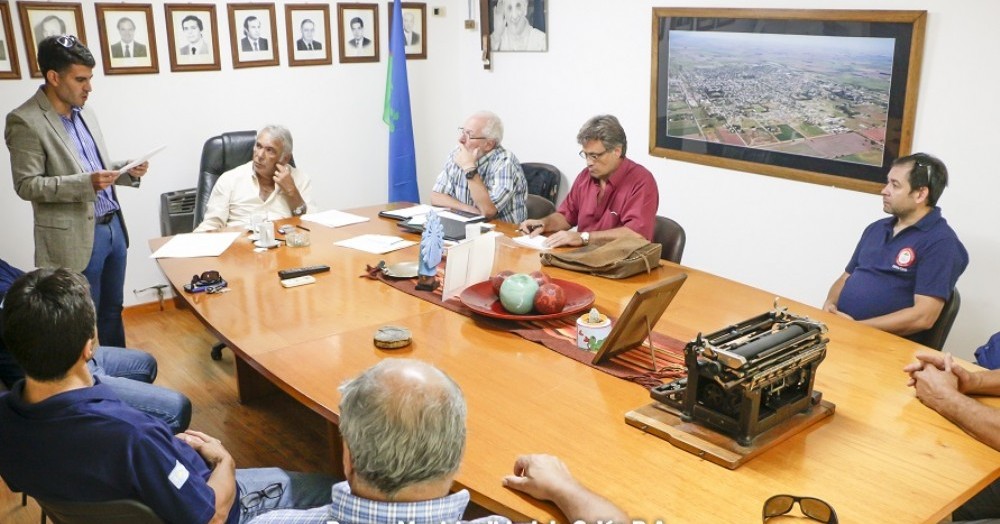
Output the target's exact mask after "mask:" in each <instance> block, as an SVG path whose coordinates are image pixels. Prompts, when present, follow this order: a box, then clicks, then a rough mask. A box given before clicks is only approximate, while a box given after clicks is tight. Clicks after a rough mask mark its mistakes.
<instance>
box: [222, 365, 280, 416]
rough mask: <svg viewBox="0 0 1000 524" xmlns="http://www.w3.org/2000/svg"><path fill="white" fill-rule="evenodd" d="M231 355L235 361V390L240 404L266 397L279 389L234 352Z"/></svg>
mask: <svg viewBox="0 0 1000 524" xmlns="http://www.w3.org/2000/svg"><path fill="white" fill-rule="evenodd" d="M233 355H234V357H235V358H234V360H235V361H236V391H237V394H238V395H239V398H240V403H241V404H246V403H247V402H250V401H252V400H255V399H258V398H262V397H266V396H267V395H271V394H274V393H275V392H277V391H279V389H278V387H277V386H275V385H274V384H272V383H271V381H269V380H267V379H266V378H264V376H263V375H261V374H260V373H259V372H258V371H257V370H256V369H254V368H253V367H251V366H250V364H247V363H246V362H244V360H243V359H242V358H240V357H239V356H238V355H236V354H235V353H234V354H233Z"/></svg>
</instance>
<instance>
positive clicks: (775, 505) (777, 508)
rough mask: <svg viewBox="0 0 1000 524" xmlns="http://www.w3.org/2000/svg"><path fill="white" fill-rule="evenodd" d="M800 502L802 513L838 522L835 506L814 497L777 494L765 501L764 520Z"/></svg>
mask: <svg viewBox="0 0 1000 524" xmlns="http://www.w3.org/2000/svg"><path fill="white" fill-rule="evenodd" d="M796 502H798V504H799V508H800V509H801V510H802V514H803V515H805V516H807V517H809V518H810V519H812V520H815V521H817V522H822V523H824V524H837V512H836V511H834V510H833V506H831V505H829V504H827V503H826V502H824V501H822V500H820V499H817V498H813V497H796V496H795V495H775V496H773V497H771V498H769V499H767V500H766V501H765V502H764V511H763V519H764V520H763V522H767V519H769V518H771V517H777V516H779V515H784V514H786V513H788V512H789V511H792V508H793V507H794V506H795V503H796Z"/></svg>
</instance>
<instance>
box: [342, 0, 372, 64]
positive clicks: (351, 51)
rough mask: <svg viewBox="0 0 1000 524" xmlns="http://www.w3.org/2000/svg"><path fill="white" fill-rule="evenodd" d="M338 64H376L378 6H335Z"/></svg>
mask: <svg viewBox="0 0 1000 524" xmlns="http://www.w3.org/2000/svg"><path fill="white" fill-rule="evenodd" d="M337 27H338V28H340V62H341V63H353V62H378V41H379V40H378V4H337Z"/></svg>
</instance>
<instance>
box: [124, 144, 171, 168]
mask: <svg viewBox="0 0 1000 524" xmlns="http://www.w3.org/2000/svg"><path fill="white" fill-rule="evenodd" d="M166 148H167V144H163V145H162V146H159V147H154V148H153V149H151V150H149V151H148V152H147V153H146V154H145V155H142V156H141V157H139V158H137V159H135V160H133V161H131V162H129V163H128V164H125V165H124V166H123V167H122V168H121V169H119V170H118V174H121V175H124V174H125V172H126V171H128V170H129V169H132V168H133V167H135V166H137V165H139V164H141V163H143V162H145V161H147V160H149V159H150V158H152V156H153V155H155V154H157V153H159V152H160V151H163V150H164V149H166Z"/></svg>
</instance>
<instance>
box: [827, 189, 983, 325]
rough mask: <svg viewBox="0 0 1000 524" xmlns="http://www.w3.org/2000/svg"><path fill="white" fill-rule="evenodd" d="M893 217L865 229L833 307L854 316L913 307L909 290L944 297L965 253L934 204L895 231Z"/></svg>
mask: <svg viewBox="0 0 1000 524" xmlns="http://www.w3.org/2000/svg"><path fill="white" fill-rule="evenodd" d="M895 225H896V218H895V217H889V218H885V219H882V220H879V221H877V222H875V223H873V224H871V225H870V226H868V227H867V228H866V229H865V232H864V233H863V234H862V235H861V241H860V242H858V246H857V247H856V248H855V249H854V255H853V256H852V257H851V261H850V263H848V264H847V268H846V269H845V271H846V272H847V273H849V274H850V277H848V279H847V282H846V283H845V284H844V289H843V290H842V291H841V292H840V299H839V300H838V302H837V309H839V310H840V311H843V312H844V313H847V314H848V315H850V316H851V317H853V318H854V319H855V320H865V319H869V318H873V317H878V316H881V315H885V314H888V313H892V312H894V311H899V310H901V309H905V308H908V307H913V295H925V296H931V297H938V298H940V299H942V300H948V298H949V297H950V296H951V290H952V289H954V287H955V283H956V282H958V277H959V276H961V275H962V272H964V271H965V267H966V266H968V265H969V253H968V252H967V251H966V250H965V246H963V245H962V242H961V241H960V240H959V239H958V236H957V235H955V231H953V230H952V229H951V227H950V226H948V222H947V221H945V219H944V217H942V216H941V209H940V208H938V207H935V208H934V209H932V210H931V212H930V213H928V214H927V215H926V216H924V217H923V218H921V219H920V221H918V222H917V223H916V224H913V225H912V226H910V227H907V228H906V229H904V230H902V231H900V232H899V234H897V235H896V236H893V235H892V228H893V226H895Z"/></svg>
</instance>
